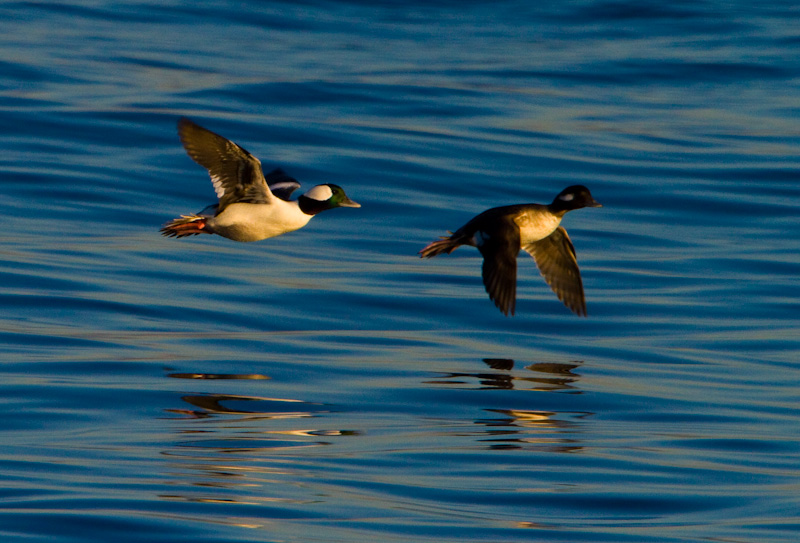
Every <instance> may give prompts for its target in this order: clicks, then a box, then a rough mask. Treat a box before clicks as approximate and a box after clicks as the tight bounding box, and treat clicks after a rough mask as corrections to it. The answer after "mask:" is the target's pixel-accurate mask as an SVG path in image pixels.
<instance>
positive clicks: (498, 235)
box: [475, 217, 520, 315]
mask: <svg viewBox="0 0 800 543" xmlns="http://www.w3.org/2000/svg"><path fill="white" fill-rule="evenodd" d="M475 239H476V242H477V246H478V250H479V251H480V252H481V254H482V255H483V285H484V286H485V287H486V292H487V293H488V294H489V298H490V299H491V300H492V301H493V302H494V305H496V306H497V307H498V309H500V311H502V312H503V314H504V315H508V314H509V313H511V315H514V309H515V307H516V301H517V255H518V254H519V249H520V235H519V228H518V227H517V225H516V224H514V223H513V222H512V220H511V217H504V218H502V219H501V220H498V221H493V222H492V223H491V226H490V227H489V228H487V229H479V230H477V231H476V233H475Z"/></svg>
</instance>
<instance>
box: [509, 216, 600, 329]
mask: <svg viewBox="0 0 800 543" xmlns="http://www.w3.org/2000/svg"><path fill="white" fill-rule="evenodd" d="M523 249H524V250H525V251H526V252H528V253H529V254H530V255H531V256H532V257H533V259H534V260H535V261H536V265H537V266H538V267H539V271H540V272H541V274H542V276H543V277H544V280H545V281H547V284H548V285H550V288H551V289H552V290H553V292H555V293H556V295H557V296H558V299H559V300H561V301H562V302H563V303H564V305H565V306H567V307H568V308H570V309H571V310H572V312H573V313H575V314H576V315H579V316H584V317H585V316H586V300H585V299H584V296H583V282H582V281H581V272H580V270H579V269H578V258H577V256H576V255H575V247H573V245H572V241H570V239H569V236H568V235H567V231H566V230H564V227H562V226H559V227H558V228H556V230H555V232H553V233H552V234H550V235H549V236H547V237H546V238H544V239H541V240H539V241H537V242H534V243H531V244H530V245H526V246H525V247H523Z"/></svg>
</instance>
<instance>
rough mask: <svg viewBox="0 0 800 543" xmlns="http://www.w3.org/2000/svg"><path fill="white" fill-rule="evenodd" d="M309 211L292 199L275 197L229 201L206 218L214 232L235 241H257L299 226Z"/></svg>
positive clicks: (304, 223)
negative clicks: (259, 201) (269, 200)
mask: <svg viewBox="0 0 800 543" xmlns="http://www.w3.org/2000/svg"><path fill="white" fill-rule="evenodd" d="M309 220H311V215H306V214H305V213H303V212H302V211H300V206H299V205H298V204H297V202H296V201H292V202H285V201H283V200H279V199H277V198H276V199H275V200H273V202H272V203H271V204H269V205H265V204H243V203H236V204H231V205H229V206H228V207H226V208H225V210H224V211H223V212H222V213H220V214H219V215H217V216H216V217H214V218H213V219H212V220H211V221H209V226H210V227H211V228H212V229H213V230H214V233H215V234H219V235H220V236H223V237H226V238H228V239H232V240H235V241H258V240H262V239H267V238H272V237H275V236H280V235H281V234H285V233H286V232H292V231H294V230H297V229H298V228H302V227H303V226H305V225H306V224H308V221H309Z"/></svg>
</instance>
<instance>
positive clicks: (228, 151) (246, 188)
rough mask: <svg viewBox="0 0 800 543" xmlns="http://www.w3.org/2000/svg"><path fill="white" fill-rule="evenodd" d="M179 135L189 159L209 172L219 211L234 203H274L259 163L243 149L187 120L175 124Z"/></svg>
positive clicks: (183, 119)
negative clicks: (217, 199)
mask: <svg viewBox="0 0 800 543" xmlns="http://www.w3.org/2000/svg"><path fill="white" fill-rule="evenodd" d="M178 135H179V136H180V138H181V143H183V147H184V149H186V153H187V154H188V155H189V156H190V157H191V158H192V160H194V161H195V162H197V163H198V164H200V165H201V166H203V167H204V168H205V169H207V170H208V173H209V175H210V176H211V183H212V184H213V185H214V191H215V192H216V193H217V197H218V198H219V210H220V211H222V210H223V209H225V208H226V207H227V206H228V205H230V204H232V203H235V202H242V203H250V204H268V203H270V202H271V201H272V200H273V195H272V193H271V192H270V190H269V187H268V186H267V183H266V181H265V180H264V173H263V172H262V171H261V161H260V160H258V159H257V158H256V157H254V156H253V155H251V154H250V153H248V152H247V151H246V150H245V149H243V148H242V147H240V146H238V145H236V144H235V143H233V142H232V141H230V140H228V139H226V138H223V137H222V136H220V135H219V134H215V133H214V132H212V131H210V130H208V129H206V128H203V127H202V126H200V125H198V124H195V123H194V122H192V121H190V120H189V119H186V118H182V119H181V120H180V121H178Z"/></svg>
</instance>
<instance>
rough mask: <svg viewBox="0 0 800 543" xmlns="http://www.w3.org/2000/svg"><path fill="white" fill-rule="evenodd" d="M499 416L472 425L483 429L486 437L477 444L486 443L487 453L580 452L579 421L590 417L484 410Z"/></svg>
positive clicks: (539, 412)
mask: <svg viewBox="0 0 800 543" xmlns="http://www.w3.org/2000/svg"><path fill="white" fill-rule="evenodd" d="M486 411H487V412H489V413H498V414H500V415H502V417H499V418H486V419H479V420H476V421H475V424H479V425H483V426H486V427H487V430H486V434H487V435H488V436H490V437H487V438H484V439H481V440H480V441H483V442H486V443H489V448H490V449H521V448H523V447H536V448H539V449H545V450H547V451H549V452H574V451H576V450H580V449H582V448H583V446H582V445H581V441H580V440H579V439H578V438H577V435H578V434H579V433H580V422H581V419H584V418H586V417H589V416H591V415H593V413H589V412H563V411H562V412H555V411H535V410H520V409H487V410H486Z"/></svg>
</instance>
